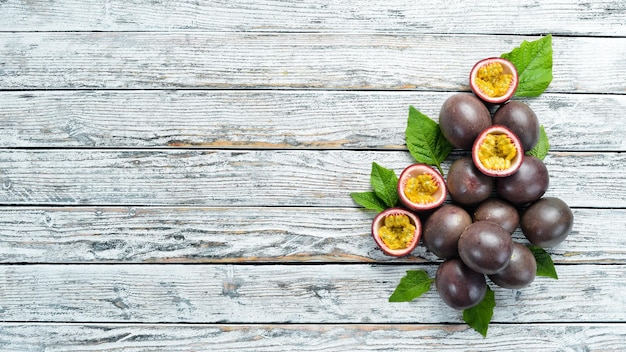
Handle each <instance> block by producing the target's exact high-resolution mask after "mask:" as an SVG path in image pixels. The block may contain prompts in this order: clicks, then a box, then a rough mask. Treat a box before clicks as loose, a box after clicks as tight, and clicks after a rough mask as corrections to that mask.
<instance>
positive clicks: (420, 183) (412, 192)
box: [404, 173, 439, 204]
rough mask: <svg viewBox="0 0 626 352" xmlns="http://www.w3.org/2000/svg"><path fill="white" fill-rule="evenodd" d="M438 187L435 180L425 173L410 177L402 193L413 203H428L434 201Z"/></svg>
mask: <svg viewBox="0 0 626 352" xmlns="http://www.w3.org/2000/svg"><path fill="white" fill-rule="evenodd" d="M438 189H439V185H438V184H437V181H436V180H435V178H434V177H433V176H432V175H429V174H427V173H424V174H421V175H417V176H415V177H411V178H409V179H408V180H407V182H406V186H405V187H404V194H405V195H406V197H407V198H409V200H410V201H411V202H413V203H418V204H428V203H433V202H434V201H435V196H434V194H435V192H437V190H438Z"/></svg>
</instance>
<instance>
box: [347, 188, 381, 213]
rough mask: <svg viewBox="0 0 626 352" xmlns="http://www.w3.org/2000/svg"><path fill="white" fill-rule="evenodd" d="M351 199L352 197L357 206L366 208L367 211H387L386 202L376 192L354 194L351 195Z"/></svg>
mask: <svg viewBox="0 0 626 352" xmlns="http://www.w3.org/2000/svg"><path fill="white" fill-rule="evenodd" d="M350 197H352V200H354V201H355V202H356V203H357V204H359V205H361V206H363V207H365V208H366V209H370V210H376V211H383V210H385V209H387V205H386V204H385V202H383V201H382V200H380V198H378V196H376V193H374V192H353V193H350Z"/></svg>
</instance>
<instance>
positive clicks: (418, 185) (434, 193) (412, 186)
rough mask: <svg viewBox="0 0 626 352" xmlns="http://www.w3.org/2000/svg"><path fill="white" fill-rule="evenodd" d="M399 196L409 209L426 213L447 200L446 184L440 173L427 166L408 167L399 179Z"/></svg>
mask: <svg viewBox="0 0 626 352" xmlns="http://www.w3.org/2000/svg"><path fill="white" fill-rule="evenodd" d="M398 195H399V197H400V201H401V202H402V204H404V206H406V207H407V208H409V209H411V210H414V211H424V210H430V209H434V208H437V207H438V206H440V205H441V204H443V202H444V201H445V200H446V195H447V193H446V183H445V181H444V180H443V177H442V176H441V174H440V173H439V172H437V171H436V170H435V169H433V168H432V167H430V166H428V165H425V164H413V165H409V166H407V167H406V168H405V169H404V170H403V171H402V173H401V174H400V178H399V179H398Z"/></svg>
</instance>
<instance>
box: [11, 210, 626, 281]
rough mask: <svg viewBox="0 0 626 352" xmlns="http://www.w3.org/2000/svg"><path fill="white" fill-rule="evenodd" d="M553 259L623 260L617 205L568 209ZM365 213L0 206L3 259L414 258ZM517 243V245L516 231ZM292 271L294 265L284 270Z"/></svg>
mask: <svg viewBox="0 0 626 352" xmlns="http://www.w3.org/2000/svg"><path fill="white" fill-rule="evenodd" d="M573 212H574V217H575V219H576V221H575V223H574V228H573V230H572V233H571V235H570V236H569V237H568V239H567V241H565V242H563V243H562V244H560V245H558V246H556V247H555V248H552V249H550V250H549V252H550V253H551V255H552V258H553V260H554V261H555V262H556V263H557V264H584V263H586V264H594V263H603V264H626V242H625V241H624V233H625V232H626V210H623V209H574V210H573ZM373 216H374V213H372V212H371V211H364V210H362V209H350V208H309V207H290V208H280V207H276V208H275V207H271V208H250V207H236V208H202V207H178V208H172V207H106V206H103V207H4V208H1V209H0V228H1V229H2V231H0V261H1V262H3V263H68V264H69V263H93V262H98V263H105V262H108V263H143V262H154V263H275V262H280V263H304V262H310V263H321V264H323V263H339V262H341V263H344V262H345V263H373V262H386V263H392V262H394V263H423V262H426V261H430V262H439V261H440V260H438V258H436V256H435V255H433V254H432V253H430V252H429V251H427V250H426V249H425V247H424V246H422V245H420V246H418V247H417V249H416V250H415V251H414V252H413V254H412V255H411V256H407V257H404V258H400V259H397V258H392V257H389V256H385V255H384V254H383V253H382V252H381V251H380V250H379V249H378V247H376V245H375V244H374V241H373V240H372V239H371V236H370V233H369V230H368V229H369V226H370V223H371V221H372V218H373ZM514 238H515V240H516V241H519V242H521V243H525V242H526V241H525V239H524V237H523V235H522V234H521V232H520V231H519V230H518V231H517V232H516V233H515V234H514ZM293 268H294V269H295V268H297V267H293Z"/></svg>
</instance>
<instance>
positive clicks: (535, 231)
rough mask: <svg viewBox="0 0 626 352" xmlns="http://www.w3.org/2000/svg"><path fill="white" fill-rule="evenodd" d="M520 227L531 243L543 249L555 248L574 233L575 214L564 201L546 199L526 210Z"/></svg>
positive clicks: (551, 198)
mask: <svg viewBox="0 0 626 352" xmlns="http://www.w3.org/2000/svg"><path fill="white" fill-rule="evenodd" d="M520 225H521V227H522V233H523V234H524V236H526V238H527V239H528V240H529V241H530V243H532V244H534V245H536V246H539V247H542V248H548V247H554V246H556V245H557V244H559V243H561V242H563V240H565V238H566V237H567V236H568V235H569V233H570V232H571V231H572V226H573V225H574V214H573V213H572V210H571V209H570V207H569V206H568V205H567V204H566V203H565V202H564V201H563V200H561V199H559V198H555V197H545V198H541V199H540V200H538V201H536V202H535V203H533V204H531V205H530V206H529V207H528V208H526V211H525V212H524V214H523V215H522V220H521V223H520Z"/></svg>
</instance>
